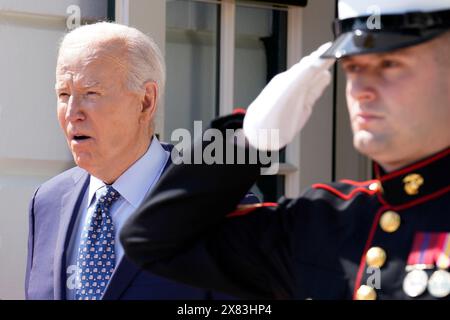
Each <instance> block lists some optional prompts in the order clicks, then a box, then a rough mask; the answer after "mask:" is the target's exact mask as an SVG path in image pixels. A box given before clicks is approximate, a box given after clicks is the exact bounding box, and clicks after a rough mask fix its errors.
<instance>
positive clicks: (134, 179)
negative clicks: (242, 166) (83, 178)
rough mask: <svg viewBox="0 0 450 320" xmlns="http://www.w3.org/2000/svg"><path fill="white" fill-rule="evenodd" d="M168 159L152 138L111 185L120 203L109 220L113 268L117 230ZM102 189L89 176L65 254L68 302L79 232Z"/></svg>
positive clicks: (119, 249)
mask: <svg viewBox="0 0 450 320" xmlns="http://www.w3.org/2000/svg"><path fill="white" fill-rule="evenodd" d="M169 156H170V153H169V152H168V151H166V150H164V148H163V147H162V146H161V144H160V143H159V141H158V139H157V138H156V137H153V140H152V143H151V144H150V147H149V148H148V150H147V152H146V153H145V154H144V155H143V156H142V157H141V158H140V159H139V160H137V161H136V162H135V163H134V164H133V165H132V166H131V167H129V168H128V169H127V171H125V172H124V173H123V174H122V175H121V176H120V177H119V178H118V179H117V180H116V181H115V182H114V183H113V184H112V186H113V188H114V189H116V190H117V191H118V192H119V193H120V195H121V197H120V199H119V200H117V201H116V202H115V203H114V204H113V206H112V207H111V215H112V220H113V223H114V227H115V230H116V232H115V239H116V241H115V253H116V267H117V266H118V265H119V263H120V260H121V259H122V257H123V255H124V252H123V247H122V245H121V244H120V241H119V233H120V229H121V228H122V226H123V225H124V223H125V221H126V220H127V219H128V217H129V216H130V215H131V214H132V213H133V212H134V211H135V210H136V209H137V208H138V207H139V205H140V204H141V203H142V201H143V200H144V198H145V196H146V195H147V194H148V193H149V192H150V191H151V189H152V188H153V186H154V185H155V183H156V182H157V181H158V179H159V177H160V176H161V173H162V172H163V170H164V167H165V166H166V163H167V160H168V159H169ZM104 188H105V183H104V182H103V181H101V180H100V179H98V178H96V177H94V176H92V175H91V176H90V181H89V187H88V188H87V190H86V192H85V194H84V197H83V200H82V203H81V206H80V211H79V212H78V216H77V219H76V222H75V226H74V229H73V232H72V235H71V239H70V242H69V247H68V251H67V260H66V267H67V270H66V275H67V277H66V299H68V300H74V299H75V287H74V285H75V281H74V280H75V271H76V264H77V255H78V246H79V243H80V236H81V231H82V229H83V226H84V225H85V224H86V223H87V221H89V219H90V216H91V215H92V211H93V210H94V207H95V201H96V198H97V197H98V194H100V193H101V192H102V191H103V189H104Z"/></svg>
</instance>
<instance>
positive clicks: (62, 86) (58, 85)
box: [55, 81, 100, 90]
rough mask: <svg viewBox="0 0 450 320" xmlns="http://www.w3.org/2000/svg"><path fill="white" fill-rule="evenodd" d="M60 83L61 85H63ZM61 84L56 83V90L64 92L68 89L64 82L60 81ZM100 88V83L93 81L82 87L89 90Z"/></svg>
mask: <svg viewBox="0 0 450 320" xmlns="http://www.w3.org/2000/svg"><path fill="white" fill-rule="evenodd" d="M59 83H61V85H60V84H59ZM59 83H55V90H62V89H66V88H67V85H66V84H65V83H64V81H59ZM98 86H100V81H91V82H88V83H86V84H83V85H81V88H83V89H89V88H93V87H98Z"/></svg>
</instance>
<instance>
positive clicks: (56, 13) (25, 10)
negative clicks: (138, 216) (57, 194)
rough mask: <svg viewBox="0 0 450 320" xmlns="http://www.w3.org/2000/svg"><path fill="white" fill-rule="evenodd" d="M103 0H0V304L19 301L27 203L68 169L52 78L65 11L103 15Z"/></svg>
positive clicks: (22, 272) (95, 15)
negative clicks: (38, 189) (73, 7)
mask: <svg viewBox="0 0 450 320" xmlns="http://www.w3.org/2000/svg"><path fill="white" fill-rule="evenodd" d="M106 3H107V1H106V0H95V1H91V0H39V1H34V0H21V1H17V0H0V299H22V298H23V297H24V289H23V288H24V277H25V260H26V250H27V235H28V203H29V200H30V198H31V196H32V194H33V191H34V190H35V189H36V187H37V186H38V185H39V184H41V183H42V182H44V181H45V180H47V179H48V178H50V177H52V176H54V175H56V174H58V173H60V172H61V171H63V170H64V169H66V168H69V167H71V166H72V165H73V163H72V157H71V155H70V153H69V150H68V148H67V146H66V143H65V141H64V138H63V135H62V132H61V131H60V129H59V126H58V123H57V119H56V98H55V93H54V83H55V80H54V73H55V64H56V53H57V47H58V43H59V40H60V39H61V37H62V36H63V35H64V33H65V32H66V10H67V8H68V7H69V6H70V5H78V6H79V7H80V11H81V15H82V16H83V17H89V18H95V17H104V16H106V7H107V6H106Z"/></svg>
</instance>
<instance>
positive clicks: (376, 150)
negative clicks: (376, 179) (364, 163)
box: [353, 131, 386, 160]
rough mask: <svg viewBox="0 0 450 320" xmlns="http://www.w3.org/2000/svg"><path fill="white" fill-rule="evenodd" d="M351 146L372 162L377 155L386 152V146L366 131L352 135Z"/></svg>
mask: <svg viewBox="0 0 450 320" xmlns="http://www.w3.org/2000/svg"><path fill="white" fill-rule="evenodd" d="M353 145H354V147H355V149H356V150H358V151H359V152H360V153H362V154H364V155H365V156H367V157H369V158H372V159H374V160H375V159H376V158H377V155H379V154H380V153H381V152H383V151H385V150H386V144H385V143H383V142H382V141H380V139H379V138H378V139H377V137H376V136H375V135H374V134H373V133H371V132H368V131H358V132H356V133H354V135H353Z"/></svg>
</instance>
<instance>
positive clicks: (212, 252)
mask: <svg viewBox="0 0 450 320" xmlns="http://www.w3.org/2000/svg"><path fill="white" fill-rule="evenodd" d="M260 168H261V166H260V165H258V164H253V165H252V164H234V165H230V164H227V165H219V164H214V165H206V164H196V165H190V164H180V165H172V166H171V167H170V168H169V169H168V170H167V172H166V173H165V175H164V176H163V177H162V178H161V180H160V181H159V183H158V184H157V186H156V187H155V189H154V190H153V192H152V194H150V195H149V197H148V198H147V199H146V200H145V202H144V204H143V205H142V206H141V207H140V208H139V209H138V210H137V211H136V213H134V214H133V216H132V217H130V219H129V220H128V221H127V223H126V225H125V226H124V227H123V229H122V232H121V242H122V244H123V246H124V249H125V253H126V254H127V256H128V257H129V258H130V259H131V260H132V261H134V262H135V263H137V264H138V265H139V266H141V267H143V268H144V269H146V270H149V271H151V272H154V273H156V274H160V275H163V276H166V277H169V278H171V279H173V280H176V281H180V282H184V283H187V284H190V285H194V286H198V287H203V288H208V289H214V290H219V291H224V292H226V293H229V294H232V295H235V296H238V297H242V298H283V297H287V296H289V294H290V286H291V282H292V281H290V279H292V278H291V274H292V273H291V267H290V262H289V257H290V253H289V241H290V230H289V228H290V227H289V226H291V225H292V224H291V223H290V222H289V219H290V218H289V217H290V214H289V212H290V210H289V206H290V205H291V203H290V202H286V203H284V204H281V205H280V206H278V207H261V208H259V209H257V210H255V211H253V212H251V213H249V214H246V215H238V216H234V217H228V218H227V215H228V214H229V213H231V212H233V211H234V210H235V208H236V206H237V205H238V204H239V202H240V201H241V200H242V199H243V198H244V196H245V194H246V193H247V191H248V190H249V189H250V187H251V186H252V185H253V184H254V183H255V181H256V180H257V178H258V177H259V173H260ZM280 248H281V249H280Z"/></svg>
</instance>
